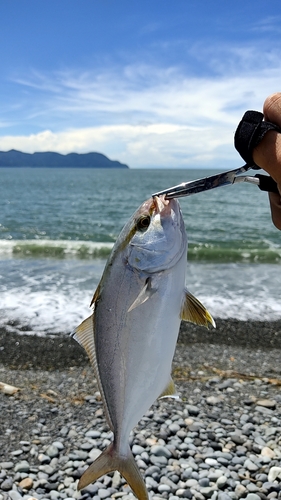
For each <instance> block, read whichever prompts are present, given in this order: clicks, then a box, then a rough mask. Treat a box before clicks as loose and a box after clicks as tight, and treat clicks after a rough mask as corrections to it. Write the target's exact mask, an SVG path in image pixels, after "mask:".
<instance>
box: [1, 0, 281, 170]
mask: <svg viewBox="0 0 281 500" xmlns="http://www.w3.org/2000/svg"><path fill="white" fill-rule="evenodd" d="M0 68H1V71H0V150H2V151H3V150H4V151H7V150H9V149H12V148H14V149H19V150H22V151H25V152H34V151H47V150H49V151H57V152H60V153H64V154H65V153H69V152H72V151H76V152H81V153H83V152H89V151H98V152H101V153H104V154H106V155H107V156H108V157H110V158H111V159H118V160H120V161H122V162H124V163H127V164H128V165H129V166H130V167H132V168H151V167H167V168H168V167H169V168H196V167H204V168H208V167H213V168H222V169H228V168H234V167H236V166H237V165H239V164H240V163H241V161H242V160H241V159H240V157H239V155H238V153H237V152H236V151H235V149H234V147H233V134H234V131H235V129H236V126H237V124H238V122H239V120H240V118H241V117H242V115H243V113H244V112H245V111H246V110H247V109H257V110H262V104H263V101H264V99H265V98H266V96H267V95H269V94H270V93H272V92H276V91H278V90H281V7H280V0H271V1H270V2H269V1H266V0H263V1H262V0H255V1H252V0H250V1H245V0H244V1H240V0H236V1H235V2H228V1H226V0H224V1H222V0H217V1H215V0H214V1H211V0H209V1H207V0H205V1H203V0H197V1H196V0H193V1H188V0H169V1H167V0H149V1H148V0H138V1H134V0H130V1H129V0H48V1H43V0H41V1H38V0H24V1H23V0H9V1H6V2H1V3H0Z"/></svg>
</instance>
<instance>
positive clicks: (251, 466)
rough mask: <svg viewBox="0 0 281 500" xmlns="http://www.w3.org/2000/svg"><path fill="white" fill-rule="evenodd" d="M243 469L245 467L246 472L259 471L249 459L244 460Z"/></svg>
mask: <svg viewBox="0 0 281 500" xmlns="http://www.w3.org/2000/svg"><path fill="white" fill-rule="evenodd" d="M244 467H246V469H248V471H250V472H255V471H257V470H258V469H259V467H258V466H257V465H256V464H254V462H252V460H250V459H249V458H247V460H245V462H244Z"/></svg>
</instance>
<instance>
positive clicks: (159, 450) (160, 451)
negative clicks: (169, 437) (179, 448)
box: [151, 445, 172, 458]
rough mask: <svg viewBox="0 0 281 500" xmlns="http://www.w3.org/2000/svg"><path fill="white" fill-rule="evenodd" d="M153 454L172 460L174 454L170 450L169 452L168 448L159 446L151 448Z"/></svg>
mask: <svg viewBox="0 0 281 500" xmlns="http://www.w3.org/2000/svg"><path fill="white" fill-rule="evenodd" d="M151 453H152V455H155V456H156V457H166V458H170V457H171V456H172V453H171V452H170V450H168V448H166V446H159V445H154V446H151Z"/></svg>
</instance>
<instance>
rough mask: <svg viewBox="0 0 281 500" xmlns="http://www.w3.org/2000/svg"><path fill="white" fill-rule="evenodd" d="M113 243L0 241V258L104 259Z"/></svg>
mask: <svg viewBox="0 0 281 500" xmlns="http://www.w3.org/2000/svg"><path fill="white" fill-rule="evenodd" d="M112 247H113V243H105V242H100V243H99V242H91V241H73V240H0V256H1V255H2V256H7V257H21V258H24V257H33V258H42V257H43V258H45V257H51V258H56V259H64V258H76V259H98V258H100V259H105V258H107V257H108V256H109V254H110V252H111V249H112Z"/></svg>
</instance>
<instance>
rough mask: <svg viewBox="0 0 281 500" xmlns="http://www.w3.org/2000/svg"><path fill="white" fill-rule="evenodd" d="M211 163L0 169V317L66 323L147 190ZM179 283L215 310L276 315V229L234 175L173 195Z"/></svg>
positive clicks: (255, 195)
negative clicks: (184, 256) (181, 226)
mask: <svg viewBox="0 0 281 500" xmlns="http://www.w3.org/2000/svg"><path fill="white" fill-rule="evenodd" d="M213 173H216V172H215V171H210V170H205V171H204V170H175V169H173V170H123V169H122V170H121V169H120V170H119V169H113V170H99V169H48V168H46V169H42V168H40V169H26V168H22V169H21V168H13V169H5V168H1V169H0V179H1V182H0V297H1V301H0V327H4V328H6V329H7V330H9V331H17V332H25V333H26V332H28V333H31V334H34V333H36V334H42V335H44V334H48V333H49V334H56V333H64V334H67V333H68V332H70V331H72V330H73V329H74V327H75V326H76V325H77V324H79V322H80V321H81V320H82V319H84V318H85V317H86V316H87V315H89V313H90V309H89V304H90V301H91V298H92V295H93V293H94V290H95V288H96V286H97V284H98V282H99V279H100V277H101V274H102V271H103V268H104V265H105V262H106V259H107V257H108V255H109V253H110V250H111V248H112V245H113V243H114V241H115V239H116V237H117V236H118V234H119V232H120V230H121V228H122V227H123V225H124V224H125V222H126V221H127V220H128V218H129V217H130V216H131V214H132V213H133V212H134V211H135V210H136V209H137V207H138V206H139V205H140V204H141V203H142V202H143V201H144V200H145V199H146V198H148V197H149V196H150V195H151V193H153V192H155V191H157V190H160V189H164V188H167V187H170V186H172V185H175V184H178V183H180V182H183V181H187V180H192V179H196V178H199V177H203V176H206V175H212V174H213ZM180 204H181V208H182V212H183V216H184V221H185V225H186V231H187V235H188V240H189V252H188V261H187V283H186V284H187V287H188V289H189V290H190V291H191V292H192V293H193V294H194V295H196V296H197V297H198V298H199V299H200V300H201V301H202V302H203V303H204V305H205V306H206V307H208V309H209V311H210V312H211V314H212V315H213V316H214V317H216V318H218V317H220V318H237V319H241V320H248V319H256V320H276V319H280V318H281V293H280V282H281V280H280V274H281V273H280V271H281V233H280V232H279V231H277V229H275V228H274V226H273V224H272V222H271V219H270V210H269V204H268V199H267V194H266V193H263V192H261V191H260V190H259V189H258V188H257V187H256V186H253V185H249V184H237V185H234V186H230V187H222V188H219V189H214V190H212V191H209V192H205V193H199V194H196V195H193V196H190V197H188V198H183V199H181V200H180Z"/></svg>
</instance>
